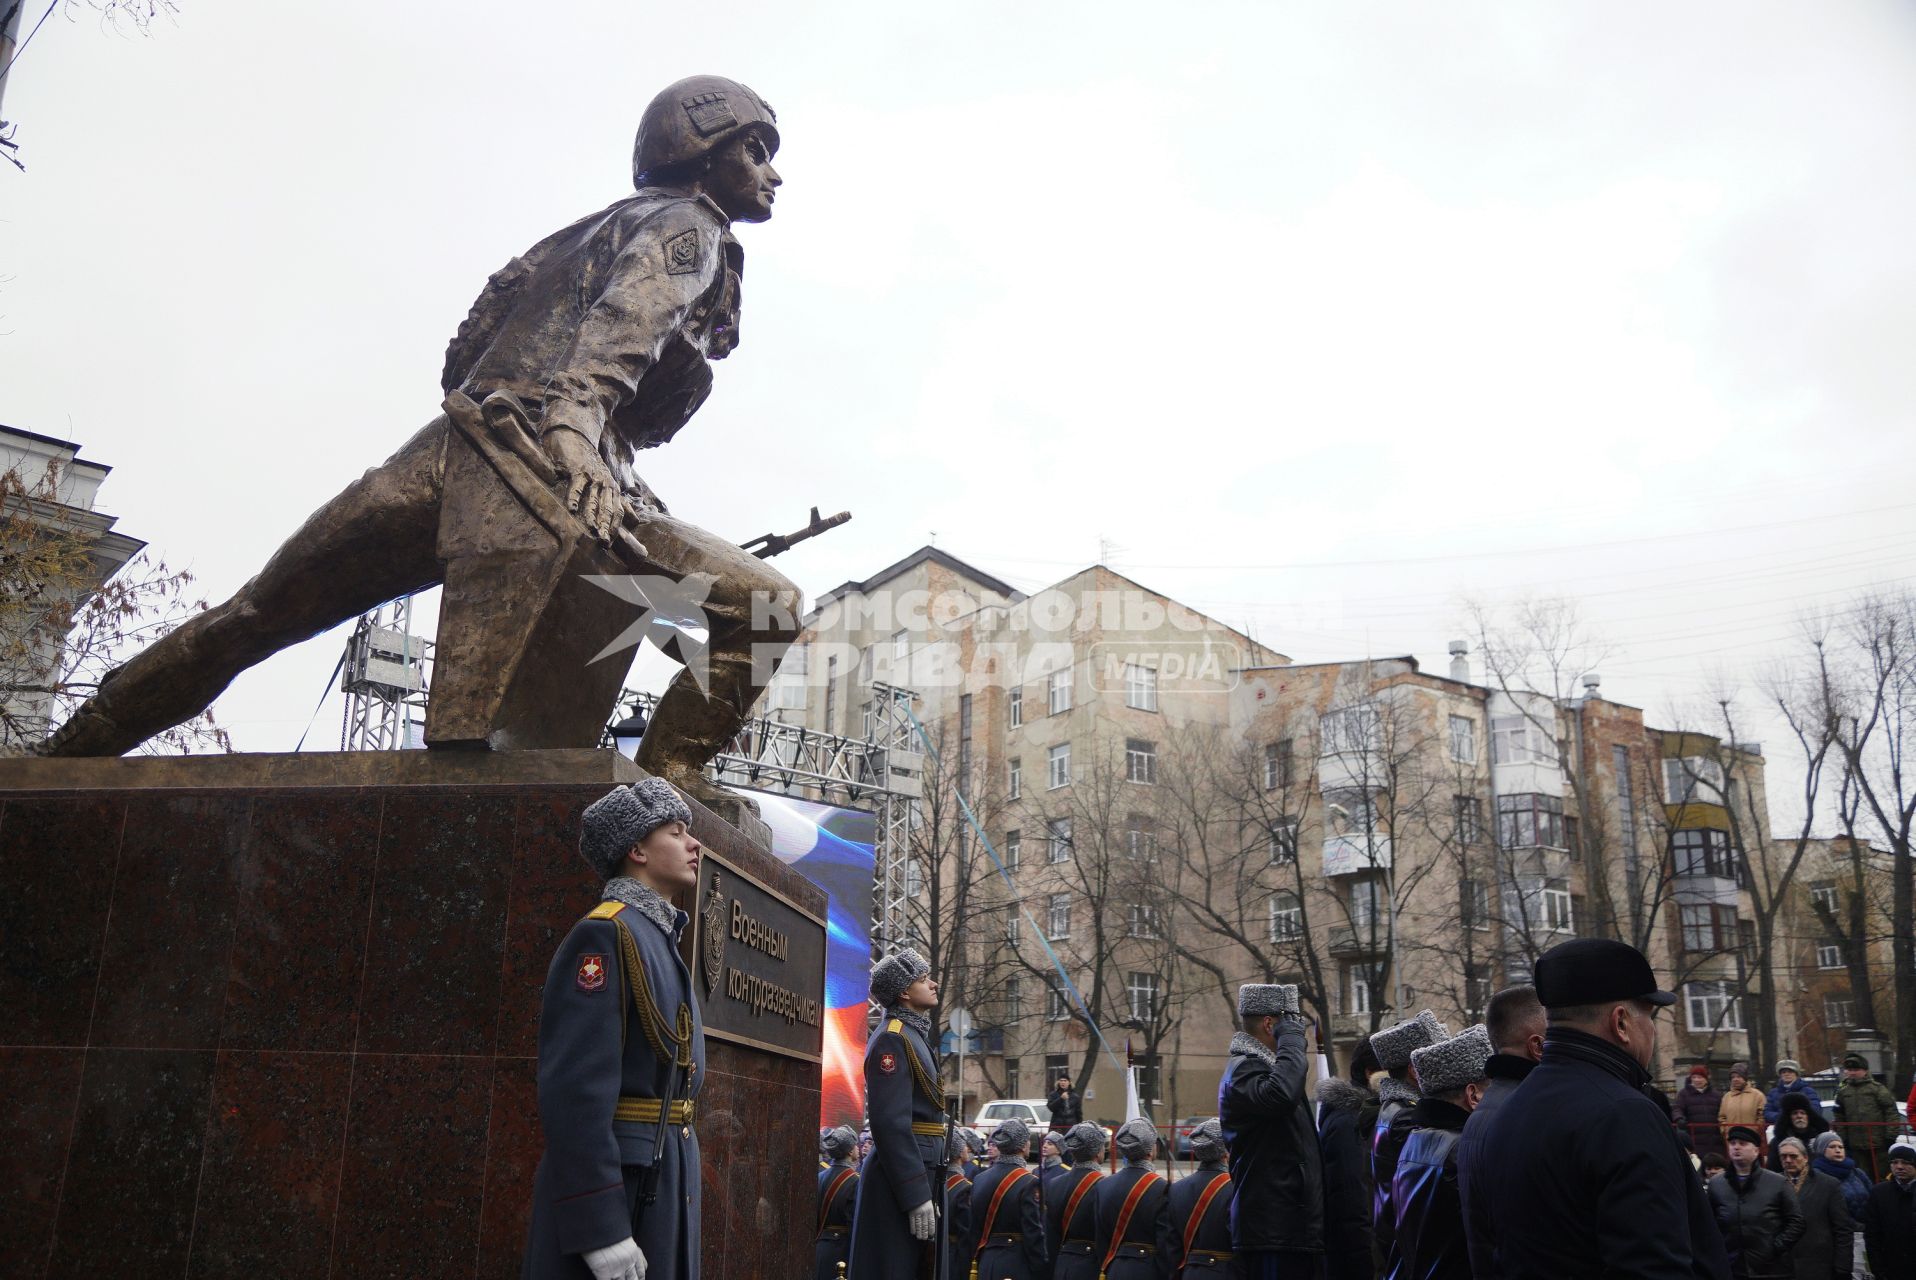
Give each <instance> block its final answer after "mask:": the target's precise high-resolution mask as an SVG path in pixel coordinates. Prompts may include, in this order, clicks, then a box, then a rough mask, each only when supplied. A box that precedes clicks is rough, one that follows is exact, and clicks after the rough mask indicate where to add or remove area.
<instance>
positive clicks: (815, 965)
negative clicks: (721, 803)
mask: <svg viewBox="0 0 1916 1280" xmlns="http://www.w3.org/2000/svg"><path fill="white" fill-rule="evenodd" d="M692 917H693V934H692V948H691V955H690V956H689V957H688V960H689V961H690V963H691V967H692V974H693V977H694V980H695V981H696V983H697V985H698V989H699V995H700V997H701V998H702V1000H703V1005H702V1007H703V1009H704V1011H705V1034H706V1035H707V1036H708V1037H717V1038H718V1039H721V1040H731V1041H734V1042H736V1043H738V1044H745V1045H750V1046H752V1047H753V1048H755V1049H764V1050H767V1051H769V1052H772V1053H780V1054H784V1055H786V1056H788V1057H793V1058H802V1059H804V1060H805V1061H806V1062H818V1061H820V1059H821V1058H822V1056H823V1053H824V1045H825V1040H824V1037H825V921H824V920H822V919H821V918H819V917H818V916H815V915H813V914H812V913H811V912H809V911H807V910H805V909H804V908H803V907H801V906H799V905H798V904H797V903H795V902H793V901H792V900H791V899H790V898H787V897H786V896H785V895H784V894H782V893H779V892H778V891H777V890H775V889H773V888H772V887H771V886H769V885H767V884H765V883H764V882H763V881H761V880H759V879H757V878H756V877H754V876H750V875H747V874H746V873H745V872H743V871H740V870H739V869H738V868H737V867H735V866H733V865H732V864H731V863H729V862H727V861H725V860H724V859H723V858H720V857H718V856H717V855H715V854H714V853H713V852H712V851H711V849H710V848H709V847H708V848H706V849H705V850H704V851H703V852H702V853H700V855H699V897H698V904H697V906H696V908H695V909H694V910H693V912H692Z"/></svg>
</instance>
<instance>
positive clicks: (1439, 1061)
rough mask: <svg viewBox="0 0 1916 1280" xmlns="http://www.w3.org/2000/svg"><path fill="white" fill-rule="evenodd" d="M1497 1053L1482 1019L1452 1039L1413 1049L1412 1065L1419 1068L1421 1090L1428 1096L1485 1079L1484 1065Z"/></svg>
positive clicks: (1418, 1079)
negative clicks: (1492, 1046) (1491, 1045)
mask: <svg viewBox="0 0 1916 1280" xmlns="http://www.w3.org/2000/svg"><path fill="white" fill-rule="evenodd" d="M1494 1052H1496V1051H1495V1050H1494V1049H1492V1048H1491V1047H1490V1032H1489V1031H1488V1030H1487V1029H1485V1027H1484V1024H1483V1023H1481V1022H1480V1023H1478V1024H1477V1025H1476V1026H1474V1027H1469V1028H1466V1029H1465V1030H1463V1031H1460V1032H1458V1033H1457V1034H1456V1035H1454V1036H1452V1037H1451V1038H1450V1039H1448V1040H1439V1041H1438V1042H1437V1043H1436V1044H1427V1045H1425V1046H1424V1047H1423V1048H1421V1049H1416V1050H1413V1051H1412V1052H1411V1055H1410V1065H1411V1066H1412V1067H1415V1068H1416V1070H1417V1087H1418V1089H1420V1090H1421V1091H1422V1092H1423V1095H1424V1096H1425V1097H1426V1098H1433V1097H1436V1096H1437V1095H1438V1094H1441V1093H1452V1092H1454V1091H1456V1090H1458V1089H1461V1088H1463V1087H1464V1086H1465V1085H1467V1084H1474V1083H1475V1082H1477V1081H1479V1080H1482V1079H1483V1078H1484V1064H1486V1063H1488V1062H1489V1061H1490V1055H1491V1054H1492V1053H1494Z"/></svg>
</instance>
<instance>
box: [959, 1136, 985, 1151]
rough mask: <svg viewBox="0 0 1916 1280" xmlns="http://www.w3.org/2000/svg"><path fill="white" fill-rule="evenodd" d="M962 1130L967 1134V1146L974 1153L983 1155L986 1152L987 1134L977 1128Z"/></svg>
mask: <svg viewBox="0 0 1916 1280" xmlns="http://www.w3.org/2000/svg"><path fill="white" fill-rule="evenodd" d="M961 1132H963V1133H964V1135H965V1147H966V1149H967V1150H969V1151H970V1152H971V1154H972V1155H974V1156H981V1155H983V1154H984V1153H985V1136H984V1135H983V1134H982V1133H979V1132H978V1131H977V1130H976V1129H965V1130H962V1131H961Z"/></svg>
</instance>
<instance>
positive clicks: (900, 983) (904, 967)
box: [872, 947, 931, 1009]
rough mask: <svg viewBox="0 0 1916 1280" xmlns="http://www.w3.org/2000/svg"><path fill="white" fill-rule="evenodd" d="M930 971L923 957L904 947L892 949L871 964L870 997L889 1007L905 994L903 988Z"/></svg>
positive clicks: (928, 964)
mask: <svg viewBox="0 0 1916 1280" xmlns="http://www.w3.org/2000/svg"><path fill="white" fill-rule="evenodd" d="M930 972H931V964H930V963H929V962H928V961H927V960H926V959H925V957H923V956H921V955H919V954H918V953H917V952H916V951H913V950H912V949H911V948H910V947H906V948H905V949H904V950H903V951H894V952H892V953H891V954H890V955H888V956H886V957H885V958H884V959H883V960H880V961H879V962H878V963H877V964H875V965H873V966H872V999H873V1000H874V1001H876V1002H877V1003H878V1005H879V1006H880V1007H881V1008H886V1009H889V1008H890V1007H891V1006H893V1005H895V1004H897V1003H898V997H900V996H902V995H904V994H905V988H906V987H909V986H910V985H911V984H912V983H914V982H916V981H918V980H919V979H920V978H922V977H924V976H925V975H926V974H928V973H930Z"/></svg>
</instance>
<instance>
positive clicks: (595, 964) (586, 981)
mask: <svg viewBox="0 0 1916 1280" xmlns="http://www.w3.org/2000/svg"><path fill="white" fill-rule="evenodd" d="M574 981H576V982H577V983H578V986H579V990H581V991H597V990H598V989H599V988H600V987H603V986H604V985H605V957H604V956H580V957H579V973H578V976H577V978H575V979H574Z"/></svg>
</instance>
